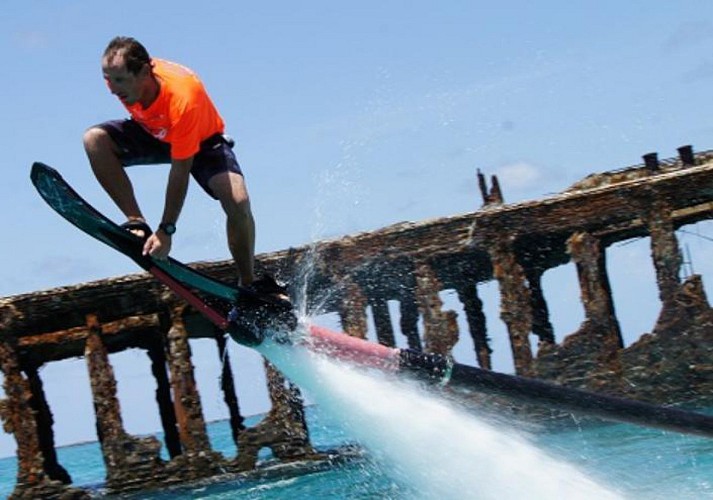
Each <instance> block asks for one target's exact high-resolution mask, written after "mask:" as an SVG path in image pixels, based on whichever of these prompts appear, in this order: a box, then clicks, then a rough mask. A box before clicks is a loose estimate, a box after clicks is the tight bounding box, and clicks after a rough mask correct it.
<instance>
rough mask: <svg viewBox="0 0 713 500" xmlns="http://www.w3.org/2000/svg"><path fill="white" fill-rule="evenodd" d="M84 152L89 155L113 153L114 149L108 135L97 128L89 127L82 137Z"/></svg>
mask: <svg viewBox="0 0 713 500" xmlns="http://www.w3.org/2000/svg"><path fill="white" fill-rule="evenodd" d="M82 141H83V142H84V150H85V151H86V152H87V153H89V154H96V153H113V152H114V150H115V149H116V147H115V145H114V141H113V140H112V138H111V136H110V135H109V133H108V132H107V131H106V130H104V129H102V128H99V127H91V128H89V129H87V130H86V131H85V132H84V136H83V137H82Z"/></svg>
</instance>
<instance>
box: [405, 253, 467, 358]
mask: <svg viewBox="0 0 713 500" xmlns="http://www.w3.org/2000/svg"><path fill="white" fill-rule="evenodd" d="M415 272H416V298H417V300H418V305H419V310H420V311H421V315H422V316H423V325H424V333H423V339H424V344H425V351H426V352H428V353H435V354H441V355H444V356H448V355H450V353H451V350H452V349H453V346H454V345H455V344H456V342H458V323H457V322H456V317H457V315H456V313H455V312H453V311H446V312H444V311H443V301H441V298H440V296H439V295H438V293H439V292H440V291H441V288H442V285H441V282H440V281H439V280H438V277H437V276H436V272H435V271H434V270H433V268H431V266H429V265H428V264H423V263H422V264H419V265H417V266H416V270H415Z"/></svg>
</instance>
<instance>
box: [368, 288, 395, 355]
mask: <svg viewBox="0 0 713 500" xmlns="http://www.w3.org/2000/svg"><path fill="white" fill-rule="evenodd" d="M369 303H370V304H371V312H372V314H373V315H374V328H375V329H376V338H377V340H378V341H379V344H381V345H385V346H387V347H394V346H395V345H396V339H395V338H394V327H393V325H392V324H391V314H390V313H389V304H388V302H387V301H386V300H384V299H383V298H381V297H374V298H372V299H370V300H369Z"/></svg>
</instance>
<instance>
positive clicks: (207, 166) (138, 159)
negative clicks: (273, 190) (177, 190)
mask: <svg viewBox="0 0 713 500" xmlns="http://www.w3.org/2000/svg"><path fill="white" fill-rule="evenodd" d="M96 127H97V128H100V129H102V130H104V131H106V132H107V133H108V134H109V136H110V137H111V138H112V140H113V141H114V142H115V143H116V145H117V146H118V147H119V150H120V152H119V160H121V164H122V165H123V166H125V167H129V166H132V165H155V164H159V163H171V145H170V144H168V143H167V142H163V141H159V140H158V139H156V138H155V137H154V136H152V135H151V134H149V133H148V132H147V131H146V130H145V129H144V128H143V127H142V126H141V125H139V124H138V123H136V122H135V121H134V120H111V121H108V122H104V123H100V124H99V125H96ZM233 145H234V143H233V140H232V139H230V138H229V137H227V136H225V135H223V134H215V135H213V136H211V137H209V138H208V139H206V140H205V141H203V142H201V146H200V150H199V151H198V152H197V153H196V154H195V156H194V157H193V166H192V167H191V175H192V176H193V178H194V179H195V180H196V181H197V182H198V184H200V186H201V187H202V188H203V190H204V191H205V192H206V193H208V194H209V195H210V196H212V197H213V198H216V196H215V194H213V192H212V191H211V189H210V187H208V181H210V179H211V177H213V176H214V175H215V174H219V173H221V172H235V173H236V174H240V175H243V172H242V170H240V165H239V164H238V160H237V158H235V153H234V152H233ZM216 199H217V198H216Z"/></svg>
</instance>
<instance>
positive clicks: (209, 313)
mask: <svg viewBox="0 0 713 500" xmlns="http://www.w3.org/2000/svg"><path fill="white" fill-rule="evenodd" d="M30 177H31V179H32V182H33V184H34V185H35V187H36V188H37V190H38V192H39V193H40V195H41V196H42V198H43V199H44V200H45V201H46V202H47V203H48V204H49V205H50V206H51V207H52V208H53V209H54V210H55V211H56V212H57V213H59V214H60V215H61V216H62V217H64V218H65V219H66V220H68V221H69V222H71V223H72V224H74V225H75V226H77V227H78V228H79V229H81V230H82V231H84V232H85V233H87V234H89V235H91V236H93V237H94V238H96V239H98V240H99V241H101V242H103V243H105V244H106V245H109V246H110V247H112V248H114V249H116V250H118V251H119V252H121V253H123V254H124V255H126V256H128V257H129V258H131V259H132V260H133V261H134V262H136V263H137V264H138V265H139V266H140V267H141V268H143V269H145V270H146V271H148V272H149V273H151V274H152V275H153V276H154V277H155V278H156V279H158V280H159V281H160V282H161V283H163V284H164V285H166V286H167V287H168V288H170V289H171V290H172V291H173V292H174V293H176V294H177V295H178V296H180V297H181V298H183V299H184V300H186V301H187V302H188V303H189V304H191V305H192V306H193V307H194V308H195V309H196V310H197V311H199V312H200V313H201V314H203V315H204V316H205V317H206V318H207V319H208V320H210V321H211V322H212V323H213V324H215V325H216V326H217V327H219V328H220V329H222V330H224V331H226V332H228V333H229V334H230V335H231V337H232V338H233V339H234V340H235V341H236V342H238V343H241V344H243V345H246V346H248V347H255V346H257V345H259V344H261V343H262V342H263V341H264V335H265V332H266V331H281V332H282V333H284V332H287V333H289V332H291V331H294V330H295V329H296V328H297V326H298V322H297V318H296V315H295V314H294V312H293V309H292V306H291V304H290V302H289V301H285V300H280V299H275V298H273V297H270V296H263V295H260V294H257V293H255V292H253V291H252V290H250V289H248V288H243V287H240V286H231V285H228V284H226V283H223V282H221V281H219V280H216V279H215V278H212V277H210V276H208V275H206V274H204V273H201V272H200V271H197V270H196V269H193V268H191V267H188V266H186V265H185V264H183V263H181V262H179V261H177V260H175V259H172V258H169V259H167V260H158V259H154V258H152V257H150V256H145V255H143V254H142V249H143V240H141V238H139V237H137V236H135V235H134V234H132V233H130V232H129V231H127V230H126V229H124V228H122V227H120V226H119V225H117V224H116V223H114V222H112V221H111V220H109V219H108V218H107V217H105V216H104V215H102V214H101V213H99V212H98V211H97V210H96V209H95V208H94V207H92V206H91V205H90V204H89V203H87V202H86V201H85V200H84V199H83V198H82V197H81V196H79V194H77V192H76V191H74V189H72V187H71V186H69V184H67V182H66V181H65V180H64V179H63V178H62V176H61V175H60V174H59V173H58V172H57V171H56V170H54V169H53V168H51V167H49V166H47V165H45V164H43V163H39V162H38V163H34V164H33V165H32V172H31V174H30ZM306 333H307V335H305V336H302V337H301V338H300V339H298V340H297V341H299V342H302V343H305V344H306V345H307V346H308V347H309V348H311V349H313V350H316V351H319V352H324V353H327V354H329V355H330V356H333V357H337V358H340V359H344V360H347V361H350V362H353V363H356V364H361V365H366V366H371V367H375V368H379V369H382V370H384V371H389V372H395V373H407V374H411V375H414V376H416V377H418V378H421V379H423V380H428V381H432V382H436V383H440V384H444V385H445V384H448V385H452V386H460V387H466V388H468V389H471V390H476V391H481V392H486V393H490V394H496V395H501V396H506V397H510V398H514V399H516V400H519V401H525V402H529V403H534V404H539V405H544V406H547V407H550V408H557V409H560V410H564V411H570V412H572V413H578V414H583V415H587V416H592V417H598V418H602V419H605V420H613V421H618V422H626V423H632V424H637V425H643V426H648V427H655V428H660V429H664V430H670V431H676V432H683V433H687V434H697V435H701V436H706V437H709V438H713V416H709V415H704V414H701V413H696V412H692V411H686V410H682V409H678V408H671V407H664V406H656V405H652V404H648V403H643V402H640V401H634V400H630V399H625V398H619V397H613V396H607V395H603V394H597V393H593V392H588V391H582V390H578V389H570V388H567V387H562V386H558V385H556V384H552V383H548V382H544V381H541V380H536V379H530V378H525V377H518V376H515V375H508V374H503V373H497V372H492V371H488V370H483V369H480V368H475V367H472V366H468V365H462V364H458V363H454V362H453V361H452V359H450V358H448V357H445V356H441V355H438V354H429V353H422V352H418V351H415V350H413V349H398V348H393V347H386V346H382V345H379V344H374V343H372V342H368V341H366V340H361V339H358V338H355V337H350V336H348V335H345V334H343V333H337V332H333V331H331V330H328V329H326V328H322V327H319V326H316V325H308V326H306ZM280 338H281V339H282V341H289V335H284V336H281V337H280ZM286 339H287V340H286Z"/></svg>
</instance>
